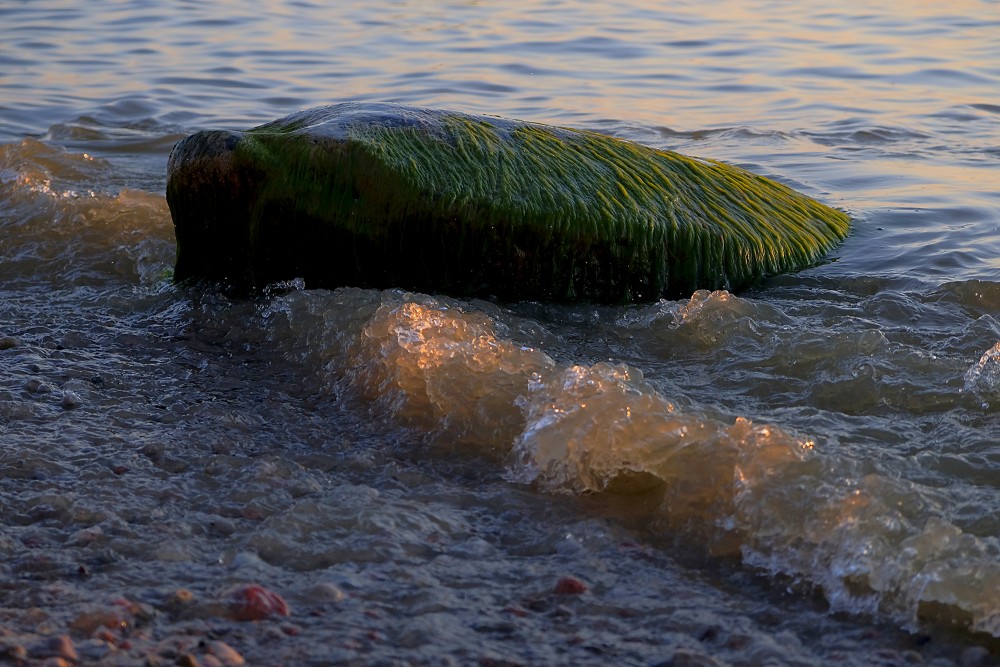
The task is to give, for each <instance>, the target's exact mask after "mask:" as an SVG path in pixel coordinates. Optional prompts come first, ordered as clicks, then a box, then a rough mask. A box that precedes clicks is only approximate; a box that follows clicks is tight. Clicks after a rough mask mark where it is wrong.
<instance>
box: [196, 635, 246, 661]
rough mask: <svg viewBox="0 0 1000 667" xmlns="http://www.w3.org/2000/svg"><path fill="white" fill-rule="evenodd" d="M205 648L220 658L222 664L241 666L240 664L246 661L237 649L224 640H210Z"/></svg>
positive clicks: (210, 653)
mask: <svg viewBox="0 0 1000 667" xmlns="http://www.w3.org/2000/svg"><path fill="white" fill-rule="evenodd" d="M205 650H206V651H207V652H208V654H209V655H211V656H213V657H214V658H215V659H216V660H218V662H219V663H220V664H222V665H225V666H226V667H239V666H240V665H243V664H245V663H246V661H245V660H244V659H243V656H242V655H240V654H239V653H238V652H237V651H236V649H234V648H233V647H232V646H230V645H229V644H227V643H226V642H223V641H218V640H212V641H209V642H208V644H207V645H206V647H205Z"/></svg>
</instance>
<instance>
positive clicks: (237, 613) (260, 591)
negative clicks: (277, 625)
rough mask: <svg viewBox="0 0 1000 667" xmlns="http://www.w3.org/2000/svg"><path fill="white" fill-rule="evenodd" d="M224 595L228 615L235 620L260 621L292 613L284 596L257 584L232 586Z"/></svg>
mask: <svg viewBox="0 0 1000 667" xmlns="http://www.w3.org/2000/svg"><path fill="white" fill-rule="evenodd" d="M225 597H226V600H227V603H228V607H229V616H230V618H232V619H234V620H237V621H260V620H263V619H265V618H270V617H271V616H289V615H290V614H291V613H292V612H291V609H290V608H289V607H288V603H287V602H285V600H284V598H282V597H281V596H280V595H278V594H277V593H275V592H274V591H271V590H268V589H266V588H264V587H263V586H261V585H259V584H243V585H239V586H234V587H233V588H231V589H229V590H228V591H227V593H226V596H225Z"/></svg>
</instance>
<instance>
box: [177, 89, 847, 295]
mask: <svg viewBox="0 0 1000 667" xmlns="http://www.w3.org/2000/svg"><path fill="white" fill-rule="evenodd" d="M195 137H197V135H195ZM235 137H236V139H235V140H234V141H230V142H228V143H227V146H232V149H231V153H227V154H226V158H225V160H226V162H227V167H228V168H230V169H232V170H234V171H235V172H237V173H239V174H242V175H244V176H243V177H244V179H245V181H246V183H245V185H246V186H247V187H246V188H244V189H248V190H249V192H247V193H243V194H241V195H240V196H238V197H236V199H240V198H241V197H242V198H244V199H246V200H247V201H245V202H233V205H232V210H233V211H234V213H233V215H236V216H241V218H242V223H241V222H240V221H239V220H233V221H230V222H229V223H228V224H227V225H223V226H224V227H226V228H227V229H229V230H230V231H231V232H232V233H233V234H236V235H243V236H245V242H242V241H241V242H240V243H236V245H238V246H241V247H242V246H246V247H247V248H248V252H249V258H248V259H247V269H246V271H243V275H242V276H239V277H236V278H234V277H232V276H230V277H228V279H229V280H231V281H236V282H241V281H246V282H249V283H250V285H249V287H257V288H259V287H263V286H264V284H266V283H267V282H270V281H273V280H280V279H288V278H292V277H303V278H305V280H306V283H307V285H315V286H336V285H343V284H353V285H361V286H371V287H389V286H399V287H404V288H408V289H419V290H423V291H437V292H446V293H453V294H457V295H483V296H498V297H500V298H509V299H544V300H576V299H588V300H596V301H605V302H622V301H632V300H650V299H656V298H659V297H661V296H672V295H686V294H690V292H692V291H693V290H695V289H699V288H710V289H714V288H723V287H724V288H729V289H733V290H738V289H742V288H745V287H747V286H749V285H751V284H753V283H754V282H755V281H758V280H760V279H761V278H762V277H764V276H768V275H773V274H777V273H783V272H787V271H793V270H797V269H801V268H803V267H806V266H809V265H810V264H813V263H815V262H816V261H817V260H818V259H819V258H821V257H822V256H823V254H824V253H825V252H827V251H828V250H829V249H830V248H831V247H833V246H834V245H835V244H836V243H837V242H839V241H840V240H841V239H842V238H843V237H844V236H845V235H846V234H847V232H848V227H849V220H848V217H847V216H846V215H845V214H844V213H842V212H840V211H837V210H835V209H832V208H829V207H827V206H824V205H823V204H820V203H819V202H817V201H815V200H813V199H811V198H809V197H806V196H805V195H802V194H800V193H798V192H795V191H794V190H792V189H790V188H788V187H786V186H784V185H782V184H779V183H776V182H774V181H772V180H769V179H767V178H764V177H761V176H757V175H754V174H751V173H749V172H747V171H745V170H742V169H739V168H737V167H733V166H731V165H727V164H724V163H720V162H715V161H711V160H702V159H697V158H691V157H687V156H684V155H680V154H678V153H674V152H670V151H662V150H655V149H652V148H649V147H646V146H642V145H640V144H636V143H632V142H628V141H623V140H620V139H615V138H612V137H607V136H604V135H600V134H596V133H592V132H583V131H576V130H570V129H565V128H558V127H550V126H544V125H537V124H532V123H524V122H519V121H511V120H506V119H501V118H491V117H477V116H468V115H463V114H456V113H449V112H439V111H438V112H435V111H429V110H424V109H410V108H407V107H396V106H394V105H357V104H354V105H351V104H348V105H338V106H334V107H326V108H323V109H318V110H311V111H308V112H303V113H301V114H296V115H293V116H290V117H289V118H288V119H283V120H281V121H276V122H273V123H270V124H268V125H264V126H261V127H259V128H255V129H254V130H250V131H248V132H246V133H238V134H236V135H235ZM195 143H196V142H195ZM178 150H180V146H179V147H178V149H175V152H177V151H178ZM180 152H181V153H183V152H184V150H180ZM174 163H175V160H174V158H173V157H172V164H174ZM184 163H185V160H184V157H183V155H179V156H178V157H177V158H176V164H178V165H181V166H182V165H183V164H184ZM183 171H184V170H183V169H182V168H177V169H172V172H171V178H170V181H171V182H172V183H173V185H169V186H168V201H170V200H171V191H172V190H173V191H175V192H176V194H175V196H174V197H173V198H174V199H176V200H177V201H178V205H177V207H176V208H177V210H176V211H175V206H174V203H173V202H172V201H171V211H172V213H173V214H174V219H175V224H176V225H178V227H180V226H181V225H197V224H198V222H197V221H195V220H188V219H187V218H190V217H193V215H196V213H195V214H192V215H189V212H188V211H187V210H182V209H186V208H190V207H186V206H184V205H182V204H181V203H180V201H181V200H182V199H183V197H182V196H181V193H180V192H179V191H180V190H183V188H184V185H183V183H182V181H184V180H185V178H190V177H187V176H185V177H181V176H177V178H176V179H175V173H177V174H179V173H180V172H183ZM215 208H216V209H219V208H220V207H219V206H216V207H215ZM241 224H242V227H241V226H240V225H241ZM185 236H186V237H187V236H190V235H188V234H185ZM178 238H179V239H180V238H181V235H180V234H178ZM216 242H219V243H224V242H225V241H224V239H221V238H220V239H218V240H217V241H216ZM182 252H183V249H179V253H178V267H179V269H180V266H181V264H182V262H181V257H180V255H181V253H182ZM209 268H210V267H209ZM178 273H187V269H186V268H185V271H184V272H181V271H180V270H178ZM190 273H191V275H198V274H199V273H202V274H206V275H205V276H204V277H213V276H212V274H211V272H210V271H209V272H205V271H204V270H203V269H193V270H192V271H191V272H190ZM230 273H231V274H234V273H239V272H233V271H230ZM183 277H185V276H184V275H181V276H179V278H183ZM214 277H216V278H217V277H218V276H214Z"/></svg>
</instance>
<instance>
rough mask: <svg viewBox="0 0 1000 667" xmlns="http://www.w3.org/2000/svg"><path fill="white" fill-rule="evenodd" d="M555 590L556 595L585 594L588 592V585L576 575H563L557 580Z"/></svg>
mask: <svg viewBox="0 0 1000 667" xmlns="http://www.w3.org/2000/svg"><path fill="white" fill-rule="evenodd" d="M553 592H554V593H555V594H556V595H583V594H584V593H586V592H587V585H586V584H585V583H583V582H582V581H580V580H579V579H577V578H576V577H563V578H562V579H560V580H559V581H557V582H556V587H555V588H554V589H553Z"/></svg>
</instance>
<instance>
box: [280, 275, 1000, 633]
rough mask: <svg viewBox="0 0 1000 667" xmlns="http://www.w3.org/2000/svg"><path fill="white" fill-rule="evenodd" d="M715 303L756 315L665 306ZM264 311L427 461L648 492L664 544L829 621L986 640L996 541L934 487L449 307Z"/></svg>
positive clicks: (416, 302)
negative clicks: (725, 567)
mask: <svg viewBox="0 0 1000 667" xmlns="http://www.w3.org/2000/svg"><path fill="white" fill-rule="evenodd" d="M725 302H729V303H732V304H733V307H735V308H737V309H740V310H742V311H744V312H746V311H748V310H752V309H753V308H754V305H753V304H752V303H751V302H749V301H746V300H744V299H740V298H739V297H735V296H733V295H731V294H728V293H726V292H716V293H712V294H708V293H698V294H695V295H694V296H693V297H692V298H691V299H690V300H688V301H686V302H679V303H676V304H673V305H672V308H673V311H674V312H675V313H676V316H677V318H678V321H683V320H684V318H685V316H690V315H691V314H692V313H694V312H696V311H697V310H698V309H702V308H705V304H706V303H709V304H712V305H718V304H719V303H725ZM264 317H265V320H266V321H267V324H268V327H269V328H270V331H271V335H272V336H273V337H274V339H275V341H276V342H278V343H279V344H280V345H281V346H282V347H283V349H285V350H286V353H287V354H288V355H290V356H292V357H296V358H297V361H299V362H306V363H308V364H310V365H318V367H319V368H321V369H322V371H321V375H322V377H323V378H324V379H325V382H326V383H327V387H328V390H330V391H333V392H336V393H338V394H339V395H342V396H353V397H356V398H361V399H363V400H364V401H365V403H366V404H367V405H368V407H369V410H370V413H371V414H372V415H373V417H375V418H377V419H382V420H387V421H391V422H393V423H398V424H401V425H404V426H407V427H411V428H413V429H414V430H415V431H417V432H421V433H424V434H426V439H427V442H428V443H429V445H430V451H431V452H432V453H434V454H435V455H437V456H441V457H445V456H455V455H461V456H472V457H477V458H482V459H485V460H488V461H493V462H494V463H495V464H496V465H499V466H502V467H503V470H504V475H505V476H506V478H507V479H508V480H509V481H510V482H512V483H515V484H524V485H531V486H533V487H535V488H537V489H539V490H541V491H544V492H548V493H555V494H610V495H613V496H615V497H623V498H626V499H627V498H628V496H629V495H636V496H637V497H639V499H637V500H636V508H637V511H639V509H638V508H639V507H640V506H643V507H645V506H646V505H647V504H648V503H649V501H650V497H651V496H652V497H654V498H655V503H654V504H655V506H656V508H657V509H656V511H655V512H654V513H653V515H652V516H651V517H649V519H648V521H649V523H650V529H651V530H653V531H655V532H657V533H658V534H659V536H660V537H661V538H662V539H664V540H668V541H671V542H674V543H680V544H683V545H685V546H686V548H688V549H691V548H694V549H702V550H704V553H705V554H706V555H712V556H736V557H738V558H740V559H741V560H742V561H743V562H744V563H745V564H746V565H747V566H749V567H751V568H754V569H756V570H758V571H761V572H764V573H767V574H769V575H774V576H781V577H786V578H790V579H791V580H792V581H794V582H798V583H799V584H801V585H803V586H805V587H807V588H815V589H816V590H819V591H821V592H822V594H823V595H824V596H825V597H826V599H827V600H828V601H829V604H830V606H831V609H833V610H837V611H847V612H851V613H859V614H874V615H876V616H879V617H882V618H888V619H892V620H893V621H895V622H897V623H899V624H901V625H902V626H903V627H906V628H909V629H914V628H917V627H920V626H921V625H922V624H925V623H931V624H934V625H940V624H944V625H950V626H956V627H959V628H962V629H964V630H967V631H971V632H984V633H988V634H990V635H993V636H1000V602H998V598H997V596H996V591H997V590H998V587H1000V545H998V543H997V541H996V540H995V539H994V538H991V537H980V536H976V535H973V534H970V533H967V532H964V531H963V530H962V529H960V528H959V527H958V526H956V525H955V524H954V523H952V522H951V521H949V519H948V518H947V512H946V511H945V507H944V503H945V502H946V500H945V498H944V496H943V495H942V494H941V493H939V492H938V491H937V490H935V489H934V488H931V487H927V486H922V485H920V484H917V483H914V482H911V481H907V480H904V479H901V478H896V477H892V476H889V475H886V474H882V473H879V472H873V471H871V469H870V467H869V466H866V465H865V463H864V462H863V461H857V460H854V459H852V458H850V457H848V456H845V455H843V454H842V453H838V452H837V451H824V449H823V447H822V445H821V444H817V441H816V440H815V439H814V438H811V437H807V436H801V435H796V434H795V433H792V432H790V431H788V430H786V429H783V428H782V427H780V426H778V425H774V424H767V423H755V422H754V421H752V420H750V419H748V418H746V417H743V416H737V417H735V418H729V419H726V418H720V417H719V416H718V415H716V414H714V413H713V412H712V411H711V410H708V409H699V408H697V407H694V406H687V407H681V404H683V403H689V401H684V400H681V401H672V400H670V398H669V397H667V396H665V395H663V394H662V393H661V391H660V390H658V389H657V388H656V387H655V386H653V385H652V384H650V383H649V382H648V381H646V380H645V379H644V377H643V374H642V372H641V371H640V370H639V369H637V368H634V367H632V366H630V365H628V364H621V363H618V364H616V363H611V362H604V361H602V362H597V363H592V364H588V363H572V361H570V362H565V361H563V362H557V361H556V360H555V359H553V358H552V357H551V356H550V355H548V354H546V353H545V352H544V351H542V350H541V349H538V348H536V347H532V346H529V345H524V344H521V343H519V342H517V340H516V337H517V332H516V331H514V332H511V331H510V330H509V328H508V327H509V326H510V325H509V324H505V323H503V322H501V321H499V320H498V319H495V318H493V317H491V316H489V315H488V314H487V313H486V312H484V311H483V310H479V309H477V308H470V307H469V306H468V304H463V303H462V302H451V301H448V300H443V299H434V298H431V297H425V296H421V295H413V294H406V293H402V292H394V291H390V292H383V293H378V292H372V291H364V290H338V291H335V292H333V293H325V292H307V291H293V292H292V293H290V294H287V295H284V296H282V297H280V298H277V299H275V300H274V301H272V302H271V303H270V304H269V305H268V306H267V307H266V308H265V310H264ZM984 358H985V357H984ZM985 363H986V364H990V368H991V369H992V367H993V366H992V364H993V357H992V356H991V357H990V359H989V360H987V362H985ZM980 365H983V363H982V362H981V364H980ZM977 368H978V366H977ZM984 372H985V371H979V374H978V375H977V376H976V377H977V378H979V377H982V375H983V373H984ZM990 372H992V371H990ZM970 373H973V371H972V370H970ZM971 381H978V380H977V379H974V380H971ZM682 398H683V397H682ZM609 497H610V496H609Z"/></svg>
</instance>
